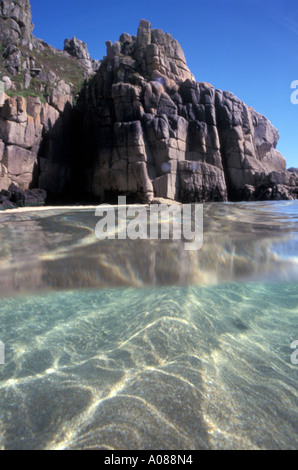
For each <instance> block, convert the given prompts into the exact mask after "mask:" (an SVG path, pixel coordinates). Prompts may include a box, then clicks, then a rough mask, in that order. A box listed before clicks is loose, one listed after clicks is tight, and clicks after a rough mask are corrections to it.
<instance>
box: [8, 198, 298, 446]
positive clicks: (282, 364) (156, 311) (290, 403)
mask: <svg viewBox="0 0 298 470" xmlns="http://www.w3.org/2000/svg"><path fill="white" fill-rule="evenodd" d="M97 221H98V220H97V218H96V217H95V208H85V209H84V208H48V209H45V210H39V211H37V210H33V209H32V210H27V211H24V212H21V211H14V212H3V213H0V224H1V225H0V295H1V302H0V341H1V342H2V344H3V345H4V347H5V361H3V362H4V364H3V365H1V364H0V449H51V450H53V449H117V450H120V449H158V450H162V449H171V450H174V449H185V450H193V449H297V447H298V413H297V412H298V396H297V395H298V393H297V387H298V365H297V361H296V359H297V357H298V354H296V352H295V348H294V347H293V343H294V342H295V341H297V340H298V289H297V280H298V203H297V202H272V203H239V204H232V203H228V204H220V203H218V204H217V203H216V204H215V203H214V204H213V203H212V204H205V205H204V242H203V246H202V248H201V249H200V250H199V251H194V252H187V251H185V250H184V249H183V242H182V241H179V240H135V241H132V240H105V241H99V240H97V239H96V236H95V225H96V223H97ZM296 349H298V347H296Z"/></svg>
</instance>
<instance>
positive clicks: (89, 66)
mask: <svg viewBox="0 0 298 470" xmlns="http://www.w3.org/2000/svg"><path fill="white" fill-rule="evenodd" d="M64 51H65V52H67V53H68V54H69V55H71V56H72V57H75V58H76V59H78V60H79V61H80V64H82V66H83V67H85V68H86V71H87V72H88V73H89V74H90V75H92V74H93V72H96V71H97V70H98V69H99V67H100V62H99V61H98V60H92V59H91V57H90V54H89V52H88V48H87V44H86V43H85V42H83V41H81V40H80V39H77V38H76V37H75V36H74V37H73V38H72V39H65V41H64Z"/></svg>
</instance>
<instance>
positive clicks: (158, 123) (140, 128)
mask: <svg viewBox="0 0 298 470" xmlns="http://www.w3.org/2000/svg"><path fill="white" fill-rule="evenodd" d="M106 44H107V56H106V57H105V58H104V61H103V63H102V64H101V67H100V69H99V71H98V72H97V75H96V77H95V78H94V79H93V80H92V81H91V82H90V83H89V84H88V86H87V87H86V89H85V95H84V100H85V105H86V108H85V115H84V119H85V129H86V142H87V147H88V152H87V154H88V156H89V161H88V162H87V168H86V182H85V184H86V186H87V187H88V189H89V191H90V192H91V193H92V194H93V195H95V196H97V197H101V198H102V199H105V198H106V197H107V195H108V194H110V193H111V192H112V193H113V192H114V193H125V194H127V195H132V197H134V198H135V199H137V200H144V201H150V200H151V199H152V198H153V197H162V198H167V199H172V200H179V201H181V202H196V201H200V202H202V201H226V200H228V199H234V200H237V199H239V200H247V199H249V200H254V199H291V198H295V197H297V176H296V174H290V173H288V172H287V171H286V162H285V159H284V158H283V157H282V155H281V154H280V153H279V152H278V151H277V150H276V145H277V142H278V140H279V134H278V131H277V130H276V129H275V128H274V127H273V126H272V124H271V123H270V122H269V121H268V119H267V118H266V117H264V116H262V115H260V114H258V113H257V112H256V111H255V110H253V109H252V108H248V107H247V106H246V104H245V103H243V102H242V101H240V100H239V99H238V98H237V97H235V96H234V95H233V94H232V93H230V92H222V91H220V90H215V89H214V88H213V87H212V85H210V84H207V83H202V82H198V83H197V82H196V81H195V78H194V76H193V75H192V74H191V72H190V70H189V69H188V67H187V65H186V60H185V56H184V53H183V51H182V49H181V46H180V45H179V43H178V42H177V41H176V40H175V39H173V38H172V36H171V35H170V34H168V33H163V32H162V31H161V30H156V29H151V25H150V23H149V22H148V21H146V20H141V22H140V26H139V29H138V34H137V36H130V35H129V34H127V33H123V34H122V35H121V36H120V39H119V41H117V42H115V43H114V44H112V42H111V41H108V42H107V43H106Z"/></svg>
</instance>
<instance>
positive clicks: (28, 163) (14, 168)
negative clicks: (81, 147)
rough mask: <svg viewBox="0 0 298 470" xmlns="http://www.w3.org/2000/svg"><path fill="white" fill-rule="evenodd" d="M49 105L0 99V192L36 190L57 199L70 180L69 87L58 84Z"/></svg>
mask: <svg viewBox="0 0 298 470" xmlns="http://www.w3.org/2000/svg"><path fill="white" fill-rule="evenodd" d="M49 101H50V102H49V103H42V102H41V100H40V98H38V97H30V96H29V97H28V98H27V100H26V99H25V98H23V97H16V98H13V97H8V96H6V95H5V94H4V96H2V102H1V100H0V190H10V188H11V185H12V184H13V185H15V186H18V187H19V188H20V189H21V190H23V191H25V190H28V189H32V188H40V189H44V190H46V191H48V192H49V194H50V195H51V196H52V199H53V198H55V197H61V195H63V194H64V193H65V191H66V188H67V184H68V182H69V178H70V168H69V153H70V148H71V137H72V136H71V109H72V95H71V92H70V87H69V86H68V85H67V84H65V83H64V82H61V83H60V84H59V86H58V87H57V88H56V89H55V90H54V91H53V93H52V95H51V96H50V99H49Z"/></svg>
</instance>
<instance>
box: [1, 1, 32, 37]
mask: <svg viewBox="0 0 298 470" xmlns="http://www.w3.org/2000/svg"><path fill="white" fill-rule="evenodd" d="M31 19H32V15H31V6H30V1H29V0H2V1H1V3H0V41H1V42H2V44H3V45H4V46H7V45H12V44H14V45H16V46H18V45H20V44H21V43H22V42H23V44H24V42H25V41H27V42H28V43H29V42H31V41H32V31H33V24H32V22H31Z"/></svg>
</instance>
